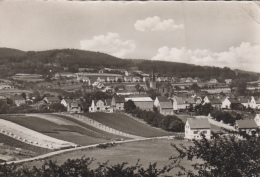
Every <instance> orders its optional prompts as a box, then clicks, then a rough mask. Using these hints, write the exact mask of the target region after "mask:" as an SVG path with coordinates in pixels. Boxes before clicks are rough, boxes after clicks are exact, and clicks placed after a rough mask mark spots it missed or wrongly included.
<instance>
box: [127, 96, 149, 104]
mask: <svg viewBox="0 0 260 177" xmlns="http://www.w3.org/2000/svg"><path fill="white" fill-rule="evenodd" d="M128 100H132V101H133V102H151V103H153V100H152V98H150V97H132V98H125V101H128Z"/></svg>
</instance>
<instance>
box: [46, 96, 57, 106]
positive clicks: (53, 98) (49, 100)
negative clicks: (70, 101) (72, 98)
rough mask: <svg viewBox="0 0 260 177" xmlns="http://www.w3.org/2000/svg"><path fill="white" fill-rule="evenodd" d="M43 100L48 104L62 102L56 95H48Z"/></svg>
mask: <svg viewBox="0 0 260 177" xmlns="http://www.w3.org/2000/svg"><path fill="white" fill-rule="evenodd" d="M43 101H44V102H45V103H47V104H52V103H60V99H59V98H58V97H56V96H46V97H45V98H44V99H43Z"/></svg>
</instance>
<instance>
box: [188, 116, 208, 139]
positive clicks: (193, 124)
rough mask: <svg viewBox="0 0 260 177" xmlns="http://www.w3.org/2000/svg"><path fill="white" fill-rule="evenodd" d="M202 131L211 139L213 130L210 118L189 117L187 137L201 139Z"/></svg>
mask: <svg viewBox="0 0 260 177" xmlns="http://www.w3.org/2000/svg"><path fill="white" fill-rule="evenodd" d="M201 133H203V134H204V135H205V137H206V138H207V139H210V136H211V130H210V124H209V121H208V119H206V118H202V119H194V118H188V119H187V121H186V124H185V138H187V139H201V138H202V137H201Z"/></svg>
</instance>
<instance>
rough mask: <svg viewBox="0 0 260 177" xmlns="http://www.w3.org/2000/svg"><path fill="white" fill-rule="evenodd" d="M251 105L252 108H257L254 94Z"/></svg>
mask: <svg viewBox="0 0 260 177" xmlns="http://www.w3.org/2000/svg"><path fill="white" fill-rule="evenodd" d="M249 106H250V108H255V107H256V101H255V98H254V97H253V96H252V97H251V99H250V101H249Z"/></svg>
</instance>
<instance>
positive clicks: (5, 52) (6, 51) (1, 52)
mask: <svg viewBox="0 0 260 177" xmlns="http://www.w3.org/2000/svg"><path fill="white" fill-rule="evenodd" d="M25 53H26V52H24V51H21V50H17V49H10V48H0V58H2V57H11V56H23V55H24V54H25Z"/></svg>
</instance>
